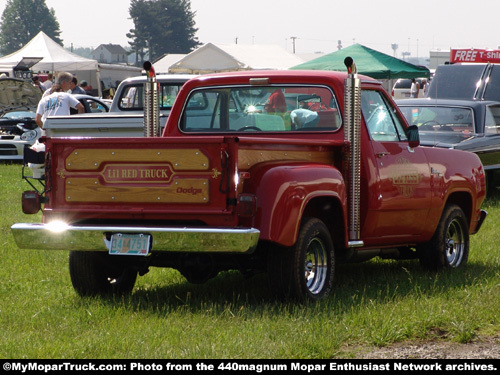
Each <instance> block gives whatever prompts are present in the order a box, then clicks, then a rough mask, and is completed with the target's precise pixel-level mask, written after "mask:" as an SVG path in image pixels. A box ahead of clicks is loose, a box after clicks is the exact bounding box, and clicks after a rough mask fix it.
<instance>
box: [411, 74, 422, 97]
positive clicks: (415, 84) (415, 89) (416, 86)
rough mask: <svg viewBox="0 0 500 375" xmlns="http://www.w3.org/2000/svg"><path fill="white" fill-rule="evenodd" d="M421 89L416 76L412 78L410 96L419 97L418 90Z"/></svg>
mask: <svg viewBox="0 0 500 375" xmlns="http://www.w3.org/2000/svg"><path fill="white" fill-rule="evenodd" d="M419 91H420V85H419V84H418V82H417V81H416V79H415V78H412V79H411V88H410V97H411V98H418V92H419Z"/></svg>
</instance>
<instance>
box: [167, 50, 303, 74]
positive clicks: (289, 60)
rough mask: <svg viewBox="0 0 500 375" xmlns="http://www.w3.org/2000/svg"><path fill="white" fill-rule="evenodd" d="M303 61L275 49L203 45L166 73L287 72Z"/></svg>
mask: <svg viewBox="0 0 500 375" xmlns="http://www.w3.org/2000/svg"><path fill="white" fill-rule="evenodd" d="M303 62H304V61H303V60H302V59H301V58H299V57H298V56H297V55H294V54H292V53H289V52H287V51H286V50H285V49H284V48H281V47H279V46H276V45H264V44H261V45H256V44H252V45H240V44H227V45H224V44H217V45H215V44H212V43H207V44H205V45H203V46H202V47H200V48H198V49H197V50H195V51H193V52H191V53H189V54H187V55H186V56H185V57H184V58H182V59H180V60H179V61H177V62H176V63H174V64H173V65H171V66H170V69H169V72H170V73H192V74H205V73H214V72H228V71H237V70H256V69H266V70H267V69H288V68H290V67H292V66H295V65H297V64H301V63H303Z"/></svg>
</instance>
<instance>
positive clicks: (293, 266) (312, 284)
mask: <svg viewBox="0 0 500 375" xmlns="http://www.w3.org/2000/svg"><path fill="white" fill-rule="evenodd" d="M334 274H335V253H334V247H333V242H332V238H331V236H330V232H329V231H328V228H327V227H326V226H325V224H324V223H323V222H322V221H321V220H318V219H315V218H311V219H306V220H305V221H304V223H303V225H302V226H301V229H300V232H299V236H298V238H297V242H296V244H295V245H294V246H293V247H291V248H287V249H275V248H274V249H270V250H269V258H268V275H269V281H270V287H271V290H272V291H273V292H274V294H275V295H276V296H278V297H280V298H285V299H293V300H298V301H300V302H306V301H317V300H320V299H324V298H327V297H328V296H329V295H330V293H331V291H332V288H333V279H334Z"/></svg>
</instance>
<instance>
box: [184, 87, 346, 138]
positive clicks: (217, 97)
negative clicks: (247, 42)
mask: <svg viewBox="0 0 500 375" xmlns="http://www.w3.org/2000/svg"><path fill="white" fill-rule="evenodd" d="M341 123H342V120H341V117H340V112H339V110H338V105H337V100H336V99H335V97H334V95H333V93H332V91H331V90H330V89H329V88H327V87H320V86H259V87H255V86H243V87H222V88H207V89H200V90H196V91H193V92H192V93H191V94H190V96H189V98H188V101H187V104H186V107H185V108H184V112H183V115H182V117H181V121H180V128H181V130H182V131H185V132H227V131H229V132H286V131H324V130H336V129H338V128H339V127H340V126H341Z"/></svg>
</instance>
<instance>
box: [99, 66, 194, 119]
mask: <svg viewBox="0 0 500 375" xmlns="http://www.w3.org/2000/svg"><path fill="white" fill-rule="evenodd" d="M193 77H197V75H194V74H160V75H158V76H156V80H157V81H158V83H159V91H158V101H159V104H160V113H161V114H162V115H164V116H168V114H169V113H170V109H171V108H172V104H174V101H175V98H176V97H177V93H178V92H179V90H180V89H181V87H182V86H183V85H184V83H186V82H187V81H188V80H190V79H191V78H193ZM146 81H147V77H146V76H138V77H132V78H128V79H126V80H124V81H122V82H121V83H120V85H119V86H118V88H117V89H116V94H115V97H114V98H113V103H112V104H111V107H110V109H109V111H110V112H112V113H116V112H119V113H123V114H125V113H127V114H129V115H132V114H140V115H142V114H144V107H143V101H144V98H143V97H144V84H145V83H146Z"/></svg>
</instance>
